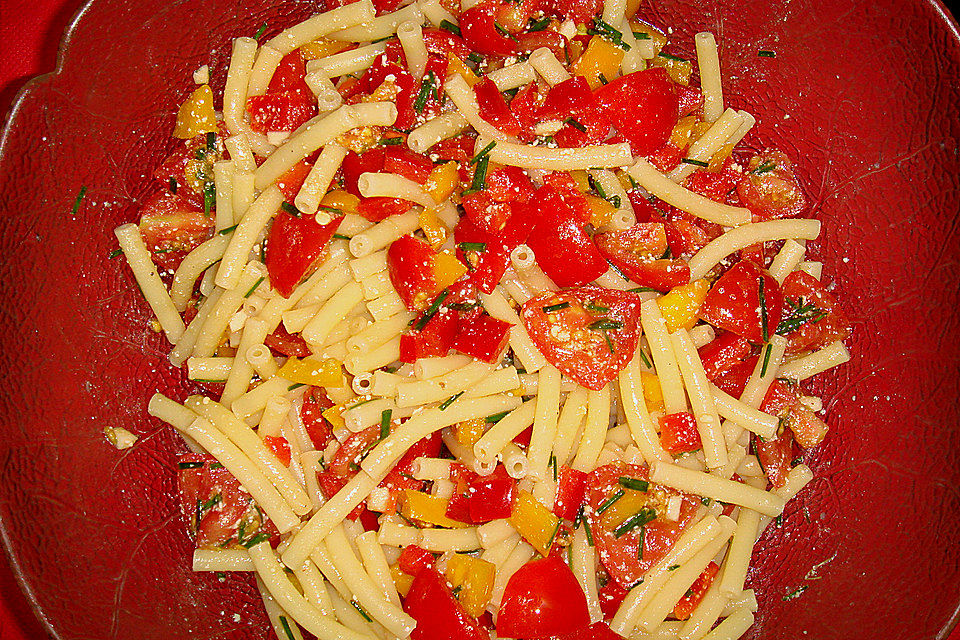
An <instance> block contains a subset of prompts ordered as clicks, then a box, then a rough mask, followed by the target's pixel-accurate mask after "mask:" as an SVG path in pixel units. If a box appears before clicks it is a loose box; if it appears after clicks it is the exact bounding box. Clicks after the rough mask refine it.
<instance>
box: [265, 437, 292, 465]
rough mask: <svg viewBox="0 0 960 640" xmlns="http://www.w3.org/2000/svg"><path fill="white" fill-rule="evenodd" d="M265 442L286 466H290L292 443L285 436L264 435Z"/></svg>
mask: <svg viewBox="0 0 960 640" xmlns="http://www.w3.org/2000/svg"><path fill="white" fill-rule="evenodd" d="M263 444H265V445H266V447H267V449H269V450H270V452H271V453H273V455H275V456H277V460H279V461H280V464H282V465H283V466H285V467H289V466H290V443H289V442H287V439H286V438H284V437H283V436H264V438H263Z"/></svg>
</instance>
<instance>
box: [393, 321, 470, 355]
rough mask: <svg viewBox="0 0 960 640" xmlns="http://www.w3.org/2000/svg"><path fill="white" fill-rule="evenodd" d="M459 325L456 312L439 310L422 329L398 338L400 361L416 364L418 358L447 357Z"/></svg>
mask: <svg viewBox="0 0 960 640" xmlns="http://www.w3.org/2000/svg"><path fill="white" fill-rule="evenodd" d="M459 325H460V317H459V314H458V313H457V312H456V311H454V310H452V309H447V308H444V309H440V311H438V312H437V313H435V314H433V317H431V318H430V319H429V320H428V321H427V324H426V325H424V327H423V329H420V330H417V329H413V330H411V331H410V332H409V333H405V334H403V335H402V336H400V361H401V362H416V361H417V360H419V359H420V358H431V357H434V356H445V355H447V352H448V351H450V349H452V348H453V347H454V338H456V337H457V333H458V329H459Z"/></svg>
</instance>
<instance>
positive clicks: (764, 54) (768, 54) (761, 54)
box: [757, 49, 777, 58]
mask: <svg viewBox="0 0 960 640" xmlns="http://www.w3.org/2000/svg"><path fill="white" fill-rule="evenodd" d="M757 56H758V57H760V58H776V57H777V54H776V52H775V51H766V50H764V49H761V50H760V51H757Z"/></svg>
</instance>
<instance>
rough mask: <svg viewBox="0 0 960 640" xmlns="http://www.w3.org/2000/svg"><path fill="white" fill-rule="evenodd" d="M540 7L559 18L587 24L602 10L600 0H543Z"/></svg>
mask: <svg viewBox="0 0 960 640" xmlns="http://www.w3.org/2000/svg"><path fill="white" fill-rule="evenodd" d="M540 8H541V9H543V11H544V12H546V13H547V14H548V15H551V16H555V17H557V18H560V19H561V20H563V19H570V20H573V21H574V22H575V23H577V24H589V22H590V20H591V19H592V18H593V16H595V15H597V14H599V13H600V12H601V11H602V10H603V2H602V1H601V0H543V2H541V3H540ZM561 59H562V58H561Z"/></svg>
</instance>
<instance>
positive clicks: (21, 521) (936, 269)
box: [0, 0, 960, 640]
mask: <svg viewBox="0 0 960 640" xmlns="http://www.w3.org/2000/svg"><path fill="white" fill-rule="evenodd" d="M311 10H312V5H311V4H310V3H306V2H302V3H298V2H284V3H282V4H280V5H278V6H269V5H267V3H262V2H256V1H255V0H195V1H194V2H190V3H170V2H167V1H166V0H94V2H92V3H91V4H88V5H87V6H86V7H85V8H84V9H83V11H82V12H81V14H80V16H79V17H78V19H77V21H76V22H75V23H74V25H73V27H72V28H71V30H70V31H69V33H68V36H67V38H66V40H65V43H64V48H63V55H62V57H61V64H60V68H59V69H58V71H57V72H56V73H54V74H52V75H49V76H45V77H43V78H41V79H39V80H37V81H34V82H33V83H31V84H30V85H29V86H28V87H27V88H26V90H25V91H24V92H23V94H22V95H21V97H20V100H19V102H18V103H17V105H16V108H15V110H14V112H13V114H12V117H11V119H10V121H9V123H8V127H7V129H6V131H5V132H4V139H3V143H2V144H3V146H2V156H0V203H2V216H0V238H2V240H0V243H2V255H3V263H2V264H3V269H2V275H3V278H2V280H0V283H2V284H0V287H2V288H3V299H6V300H7V303H6V304H5V306H4V310H3V313H2V314H0V330H2V335H3V336H4V338H3V342H2V353H0V355H2V357H3V360H4V361H5V362H7V365H6V370H7V371H8V375H7V377H6V383H5V392H4V393H3V395H2V403H0V425H2V426H0V430H2V442H3V444H2V445H0V447H2V448H0V461H2V464H0V518H2V533H3V536H4V541H5V543H6V546H7V550H8V552H9V554H10V556H11V558H12V562H13V565H14V570H15V572H16V573H17V574H18V577H19V578H20V580H21V581H22V586H23V587H24V589H25V591H26V593H27V594H28V597H29V598H30V600H31V601H32V603H33V604H34V605H35V607H36V610H37V612H38V615H40V616H41V618H42V619H43V621H44V622H45V623H46V624H47V626H48V627H49V628H50V629H51V630H52V631H53V632H54V634H55V635H56V636H57V637H60V638H111V639H114V638H116V639H127V638H138V639H141V640H147V639H149V638H157V639H161V638H162V639H164V640H166V639H168V638H210V637H214V636H215V637H218V638H266V637H267V636H268V633H267V630H266V625H265V616H264V613H263V611H262V607H261V605H260V602H259V596H258V595H257V592H256V589H255V587H254V586H253V584H252V581H251V580H250V579H249V576H245V575H242V574H233V575H227V576H226V577H224V578H218V577H217V576H216V575H214V574H196V573H193V572H192V571H191V570H190V551H191V543H190V541H189V540H188V538H187V536H186V533H185V528H184V524H183V522H182V521H181V520H180V517H179V514H178V511H177V508H176V505H175V501H174V488H175V485H174V464H173V462H174V454H175V452H176V451H178V448H179V445H178V443H177V439H176V437H175V436H174V435H173V433H172V432H171V430H170V429H169V428H168V427H165V426H163V425H161V424H159V423H158V422H157V421H156V420H153V419H152V418H150V417H149V416H148V415H147V414H146V410H145V408H146V402H147V399H148V398H149V397H150V395H151V394H153V393H154V392H155V391H156V390H162V391H164V392H165V393H168V394H171V395H174V396H178V397H182V396H183V395H185V394H186V393H188V392H189V391H191V390H193V387H192V385H191V383H189V382H188V381H186V380H185V379H184V376H183V375H182V373H181V372H180V371H178V370H175V369H172V368H171V367H170V366H169V364H168V363H167V361H166V359H165V353H166V345H165V344H164V343H163V340H162V339H161V338H160V337H159V336H158V335H157V334H155V333H153V332H152V331H151V330H150V329H149V327H148V320H149V318H150V314H149V311H148V308H147V306H146V304H145V303H144V301H143V300H142V299H141V297H140V295H139V293H138V291H137V289H136V287H135V286H134V283H133V279H132V277H131V274H130V273H129V271H128V270H127V269H126V267H125V266H124V265H123V264H122V262H121V261H120V260H110V259H109V258H108V254H109V253H110V252H111V251H112V250H113V249H114V247H115V246H116V245H115V240H114V237H113V234H112V229H113V228H114V227H115V226H116V225H118V224H120V223H122V222H127V221H129V220H131V219H133V217H134V214H135V211H136V208H137V203H138V202H139V201H140V200H141V199H142V198H143V196H144V195H146V194H147V192H148V180H147V178H146V177H145V176H146V175H147V174H148V173H149V171H150V170H151V169H152V168H153V167H154V166H155V165H156V164H157V163H158V162H159V161H160V160H161V159H162V157H163V156H164V155H165V151H166V150H167V149H168V148H169V147H170V140H169V132H170V130H171V126H172V123H173V114H174V113H175V112H176V108H177V106H178V104H179V103H180V101H181V100H182V99H183V97H184V96H185V95H186V93H187V92H188V91H189V90H190V85H191V82H190V73H191V72H192V71H193V70H194V69H196V68H197V67H198V66H200V65H201V64H204V63H208V64H210V65H211V69H212V73H213V76H214V78H215V79H216V80H219V81H220V82H221V83H222V81H223V76H224V72H225V68H226V65H227V62H228V57H227V56H228V52H229V42H230V39H231V38H232V37H234V36H238V35H250V34H253V33H254V32H256V31H257V29H258V27H259V26H260V25H261V24H263V23H264V22H267V23H268V24H269V25H270V27H269V29H268V35H270V33H272V32H276V31H277V30H279V28H280V27H281V26H284V25H288V24H291V23H292V22H294V21H295V20H296V19H298V18H302V17H305V16H306V15H307V14H309V13H310V12H311ZM641 15H643V16H644V17H645V18H646V19H648V20H650V21H651V22H653V23H655V24H658V25H663V26H672V27H673V28H674V34H673V38H674V40H675V41H676V42H677V43H678V45H679V47H680V50H681V52H690V50H692V35H693V34H694V33H696V32H697V31H700V30H710V31H713V32H714V33H715V34H717V36H718V39H719V41H720V43H721V44H720V46H721V60H722V64H723V69H724V75H725V78H726V82H725V95H726V96H727V98H728V102H729V103H730V104H731V105H733V106H736V107H739V108H743V109H747V110H749V111H751V112H752V113H754V114H755V115H756V116H757V118H758V120H759V124H758V126H757V127H756V128H755V130H754V131H753V133H751V135H750V137H749V138H748V139H747V143H749V144H750V145H752V146H755V147H768V146H778V147H780V148H783V149H784V150H785V151H787V153H788V154H789V155H791V156H792V157H793V158H795V159H796V162H797V165H798V168H799V174H800V176H801V178H802V181H803V183H804V185H805V188H806V189H807V192H808V195H809V196H810V198H811V200H812V201H813V202H815V203H816V207H815V211H814V213H815V215H816V216H817V217H818V218H819V219H820V220H821V221H822V222H823V225H824V232H823V235H822V240H821V241H820V242H818V243H817V245H816V247H815V248H814V249H812V253H813V255H814V256H816V257H817V259H821V260H823V261H824V263H825V268H824V273H825V274H826V277H827V278H828V279H831V280H833V281H834V282H836V284H837V291H838V292H839V295H840V296H841V300H842V305H843V307H844V309H845V311H846V312H847V313H848V314H849V315H850V317H851V318H852V319H853V321H854V336H853V338H852V339H851V340H850V347H851V351H852V353H853V355H854V360H853V361H852V362H851V363H850V364H848V365H846V366H844V367H842V368H841V369H840V370H839V371H836V372H832V373H830V374H829V375H826V376H823V380H822V381H821V382H819V383H818V387H817V391H819V392H822V393H823V395H824V397H825V399H826V400H827V402H826V406H827V407H828V420H829V422H830V423H831V425H833V430H832V432H831V433H830V435H829V436H828V437H827V440H826V441H825V442H824V443H823V444H822V445H821V446H820V447H818V448H817V449H816V450H814V451H812V452H810V453H809V454H808V455H807V462H808V463H809V464H810V466H811V467H812V468H813V469H814V471H815V472H816V475H817V479H816V480H815V481H814V482H813V483H811V485H810V486H809V487H808V488H807V489H805V490H804V491H803V492H802V493H801V494H800V496H799V497H798V498H797V499H796V500H795V501H794V502H791V503H790V505H789V506H788V508H787V511H786V513H785V515H784V518H783V522H782V525H781V526H779V527H772V528H771V529H769V530H768V531H767V533H766V534H765V535H764V538H763V540H762V542H761V543H760V545H759V546H758V547H757V550H756V552H755V554H754V568H753V569H752V571H751V574H750V583H751V584H752V586H753V587H755V588H756V589H757V594H758V599H759V600H760V607H761V608H760V613H759V616H758V621H757V624H756V625H755V626H754V628H753V630H752V631H751V632H750V633H749V634H748V637H750V638H764V639H780V638H783V639H787V638H789V639H791V640H794V639H796V638H801V637H805V638H811V639H816V640H820V639H827V638H844V639H848V640H857V639H864V640H867V639H869V640H874V639H876V638H891V639H892V638H896V639H903V640H905V639H913V638H916V639H929V638H933V637H936V638H942V637H945V636H946V635H947V633H948V631H949V629H950V628H951V627H952V626H953V624H954V623H955V621H956V615H957V613H956V611H957V605H958V602H960V587H958V585H960V554H957V553H956V551H957V550H956V548H955V545H956V532H957V531H958V530H960V492H958V491H957V487H958V486H960V457H958V455H957V451H960V429H958V426H960V401H958V389H960V347H958V344H960V342H958V340H957V339H956V335H957V331H958V330H960V315H958V313H957V308H958V305H960V237H958V236H960V231H958V229H960V217H958V206H957V188H958V178H957V176H958V175H960V159H958V151H960V150H958V146H957V144H958V143H957V140H958V139H960V120H958V118H957V116H956V114H957V112H958V110H960V85H958V82H957V78H960V46H958V35H957V26H956V23H954V22H953V20H952V19H951V18H950V17H949V16H948V15H947V14H946V13H945V11H944V9H943V7H942V6H941V5H940V4H939V3H935V2H932V1H922V0H913V1H909V2H904V1H903V0H877V1H876V2H869V3H845V2H836V1H834V0H794V1H788V0H779V1H774V2H771V1H770V0H741V1H740V2H736V3H729V4H726V3H715V2H706V1H703V2H689V1H684V0H669V1H667V2H665V3H658V4H657V6H656V7H649V6H648V5H647V4H645V5H644V7H643V8H642V9H641ZM761 49H763V50H771V51H775V52H776V57H775V58H767V57H758V56H757V52H758V50H761ZM82 187H87V189H88V190H87V193H86V197H85V198H84V199H83V201H82V203H81V204H80V206H79V208H78V210H77V211H76V212H72V211H71V208H72V207H73V206H74V200H75V198H76V197H77V194H78V192H79V191H80V189H81V188H82ZM106 426H116V427H124V428H127V429H129V430H131V431H133V432H134V433H136V434H138V435H139V436H140V440H139V442H138V443H137V445H136V446H135V447H134V448H132V449H129V450H126V451H116V450H114V449H113V448H112V447H111V446H110V445H109V444H108V443H107V442H106V440H105V438H104V436H103V428H104V427H106ZM799 587H806V590H805V591H804V592H803V593H802V595H800V596H799V597H797V598H787V597H786V596H787V595H788V594H791V593H793V592H795V591H796V590H797V589H798V588H799Z"/></svg>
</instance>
